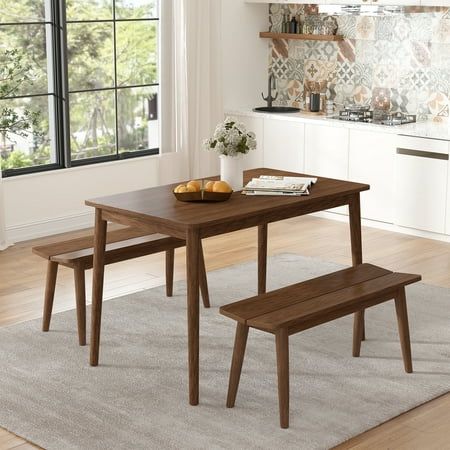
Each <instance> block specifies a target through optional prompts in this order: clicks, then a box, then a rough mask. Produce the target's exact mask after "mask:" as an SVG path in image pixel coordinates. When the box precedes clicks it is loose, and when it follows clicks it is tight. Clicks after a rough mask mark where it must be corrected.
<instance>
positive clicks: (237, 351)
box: [227, 322, 248, 408]
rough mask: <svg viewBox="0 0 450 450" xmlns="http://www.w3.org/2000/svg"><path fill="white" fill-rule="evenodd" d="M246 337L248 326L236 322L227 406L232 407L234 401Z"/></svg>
mask: <svg viewBox="0 0 450 450" xmlns="http://www.w3.org/2000/svg"><path fill="white" fill-rule="evenodd" d="M247 337H248V327H247V326H246V325H242V323H239V322H238V323H237V326H236V337H235V339H234V349H233V357H232V359H231V369H230V379H229V382H228V394H227V408H233V407H234V404H235V402H236V395H237V391H238V387H239V380H240V378H241V371H242V363H243V362H244V355H245V347H246V345H247Z"/></svg>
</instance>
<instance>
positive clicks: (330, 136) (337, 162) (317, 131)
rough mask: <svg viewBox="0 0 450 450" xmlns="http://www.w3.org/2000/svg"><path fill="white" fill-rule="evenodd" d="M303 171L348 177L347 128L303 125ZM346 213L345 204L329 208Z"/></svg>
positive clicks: (334, 176)
mask: <svg viewBox="0 0 450 450" xmlns="http://www.w3.org/2000/svg"><path fill="white" fill-rule="evenodd" d="M305 172H306V173H307V174H310V175H318V176H322V177H327V178H337V179H339V180H347V179H348V129H347V128H344V127H333V126H326V125H310V124H307V125H306V126H305ZM330 211H332V212H335V213H339V214H348V208H347V207H346V206H340V207H339V208H333V209H332V210H330Z"/></svg>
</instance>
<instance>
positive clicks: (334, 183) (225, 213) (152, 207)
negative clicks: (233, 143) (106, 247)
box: [86, 169, 369, 237]
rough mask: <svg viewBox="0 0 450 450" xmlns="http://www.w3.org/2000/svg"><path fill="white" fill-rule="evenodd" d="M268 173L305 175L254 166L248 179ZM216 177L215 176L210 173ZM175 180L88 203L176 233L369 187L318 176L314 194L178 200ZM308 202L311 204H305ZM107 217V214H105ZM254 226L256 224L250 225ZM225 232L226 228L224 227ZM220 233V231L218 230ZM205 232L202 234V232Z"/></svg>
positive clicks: (318, 206) (317, 205)
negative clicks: (223, 200) (217, 200)
mask: <svg viewBox="0 0 450 450" xmlns="http://www.w3.org/2000/svg"><path fill="white" fill-rule="evenodd" d="M261 174H267V175H286V176H288V175H290V176H302V174H297V173H294V172H285V171H279V170H273V169H254V170H249V171H246V172H245V180H246V181H247V180H249V179H250V178H252V177H257V176H259V175H261ZM209 178H214V177H209ZM175 187H176V184H172V185H166V186H160V187H155V188H150V189H144V190H140V191H134V192H129V193H124V194H116V195H113V196H109V197H102V198H99V199H94V200H88V201H86V204H87V205H88V206H93V207H100V208H101V209H102V211H107V212H117V213H118V214H119V215H120V216H124V217H127V218H129V219H132V218H134V219H136V220H137V222H136V225H138V224H142V223H145V222H147V223H149V224H151V225H153V226H155V227H156V226H158V225H163V226H164V230H168V229H169V228H171V232H169V231H164V233H165V234H169V235H171V236H172V235H173V234H172V233H173V232H175V230H181V231H184V232H186V230H187V228H188V227H189V226H198V227H199V226H201V227H202V228H207V227H213V226H215V225H219V226H224V227H226V225H227V224H228V223H235V222H236V221H239V220H242V219H248V218H249V217H255V216H256V217H258V218H259V219H260V220H259V223H257V224H262V223H264V220H261V219H262V218H263V217H264V216H266V215H267V216H268V217H270V218H271V220H270V221H275V220H280V219H277V217H278V215H280V216H281V217H282V218H287V217H285V215H286V214H287V213H288V210H290V214H291V217H295V216H296V215H301V214H304V212H303V211H302V208H306V207H307V208H308V211H309V212H313V211H314V210H316V211H320V210H323V209H327V206H325V207H324V205H325V204H328V202H330V203H333V202H334V201H335V200H336V199H338V198H339V199H340V201H341V202H342V203H341V204H347V203H348V201H349V200H348V198H349V196H351V195H352V194H355V193H358V192H361V191H365V190H368V189H369V186H368V185H367V184H361V183H352V182H349V181H341V180H333V179H331V178H319V179H318V182H317V183H316V184H315V185H314V187H313V189H312V190H311V194H310V195H308V196H303V197H287V196H286V197H276V199H275V200H274V197H266V196H257V197H255V196H253V197H249V196H245V195H241V194H240V193H239V192H234V193H233V195H232V196H231V198H230V200H228V201H226V202H220V203H186V202H179V201H177V200H176V198H175V197H174V196H173V194H172V191H173V189H174V188H175ZM306 205H308V206H306ZM105 217H108V216H106V215H105ZM249 226H255V225H249ZM224 232H226V231H224ZM217 234H220V233H217ZM201 237H205V236H203V234H202V235H201Z"/></svg>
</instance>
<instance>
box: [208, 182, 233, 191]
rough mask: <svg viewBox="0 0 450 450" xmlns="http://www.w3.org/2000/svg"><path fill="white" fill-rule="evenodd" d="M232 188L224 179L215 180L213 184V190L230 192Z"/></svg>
mask: <svg viewBox="0 0 450 450" xmlns="http://www.w3.org/2000/svg"><path fill="white" fill-rule="evenodd" d="M232 190H233V189H231V186H230V185H229V184H228V183H227V182H226V181H216V182H215V183H214V186H213V192H231V191H232Z"/></svg>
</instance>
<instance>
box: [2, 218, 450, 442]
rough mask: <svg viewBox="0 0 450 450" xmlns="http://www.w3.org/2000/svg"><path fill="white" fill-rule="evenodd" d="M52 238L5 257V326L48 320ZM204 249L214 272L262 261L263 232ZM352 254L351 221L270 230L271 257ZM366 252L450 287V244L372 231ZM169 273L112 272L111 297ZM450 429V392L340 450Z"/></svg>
mask: <svg viewBox="0 0 450 450" xmlns="http://www.w3.org/2000/svg"><path fill="white" fill-rule="evenodd" d="M80 234H83V233H76V234H74V233H71V236H74V235H80ZM51 240H55V237H53V238H46V239H39V240H36V241H32V242H25V243H20V244H17V245H15V246H14V247H11V248H9V249H8V250H6V251H4V252H0V326H6V325H12V324H14V323H18V322H21V321H24V320H29V319H34V318H37V317H41V314H42V312H41V309H42V295H43V286H44V276H45V270H46V262H45V261H44V260H42V259H41V258H39V257H37V256H35V255H32V254H31V251H30V249H31V247H32V246H33V245H36V244H38V243H39V244H41V243H45V242H49V241H51ZM204 249H205V258H206V264H207V269H208V270H214V269H218V268H221V267H226V266H229V265H232V264H235V263H239V262H244V261H250V260H255V258H256V230H254V229H250V230H244V231H240V232H237V233H232V234H228V235H224V236H220V237H216V238H211V239H207V240H206V241H204ZM349 249H350V242H349V231H348V226H347V225H346V224H344V223H340V222H335V221H330V220H325V219H319V218H315V217H303V218H296V219H293V220H289V221H285V222H280V223H276V224H272V225H270V226H269V254H275V253H280V252H294V253H298V254H301V255H305V256H313V257H318V258H321V259H324V260H328V261H335V262H338V263H343V264H351V257H350V250H349ZM363 254H364V261H366V262H371V263H374V264H379V265H381V266H384V267H386V268H389V269H392V270H398V271H409V272H413V273H421V274H422V276H423V281H424V282H426V283H429V284H435V285H439V286H444V287H448V288H450V244H446V243H442V242H439V241H432V240H427V239H422V238H416V237H412V236H406V235H402V234H398V233H391V232H387V231H381V230H375V229H372V228H365V229H363ZM163 275H164V259H163V256H162V255H152V256H148V257H144V258H139V259H136V260H132V261H127V262H123V263H119V264H115V265H112V266H108V268H107V271H106V276H105V298H114V297H118V296H120V295H124V294H127V293H130V292H133V291H137V290H141V289H147V288H150V287H153V286H157V285H160V284H163V283H164V276H163ZM183 277H184V249H180V250H177V256H176V262H175V279H182V278H183ZM87 284H88V286H87V289H90V284H89V283H87ZM72 308H74V287H73V280H72V271H71V270H69V269H65V268H63V267H62V268H61V269H60V273H59V276H58V283H57V289H56V299H55V312H57V311H63V310H67V309H72ZM449 326H450V312H449ZM368 338H369V339H370V336H368ZM413 357H414V355H413ZM0 388H1V387H0ZM24 407H26V405H24ZM449 424H450V394H447V395H445V396H443V397H440V398H439V399H436V400H433V401H431V402H429V403H427V404H425V405H422V406H420V407H418V408H416V409H414V410H412V411H410V412H408V413H406V414H403V415H402V416H399V417H397V418H395V419H392V420H390V421H389V422H386V423H385V424H383V425H381V426H379V427H377V428H374V429H372V430H369V431H367V432H366V433H364V434H362V435H360V436H357V437H355V438H353V439H352V440H350V441H348V442H346V443H344V444H342V445H340V446H339V447H338V448H339V449H340V450H343V449H377V450H379V449H405V450H406V449H408V450H411V449H421V450H422V449H426V450H434V449H436V450H437V449H439V450H443V449H450V426H449ZM28 448H35V447H34V446H32V445H31V444H29V443H27V442H25V441H24V440H22V439H21V438H19V437H17V436H15V435H13V434H10V433H8V432H7V431H5V430H2V429H0V449H1V450H3V449H16V450H19V449H20V450H25V449H28Z"/></svg>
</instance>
